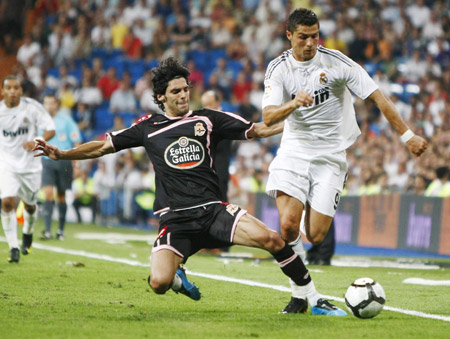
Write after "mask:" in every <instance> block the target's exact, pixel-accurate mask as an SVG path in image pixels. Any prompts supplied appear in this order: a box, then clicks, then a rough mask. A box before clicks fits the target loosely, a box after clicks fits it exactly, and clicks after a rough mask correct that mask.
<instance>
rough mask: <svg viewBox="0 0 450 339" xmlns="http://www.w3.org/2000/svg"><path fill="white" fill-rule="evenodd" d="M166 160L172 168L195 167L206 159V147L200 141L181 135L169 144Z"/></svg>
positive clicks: (165, 155) (165, 154)
mask: <svg viewBox="0 0 450 339" xmlns="http://www.w3.org/2000/svg"><path fill="white" fill-rule="evenodd" d="M164 160H165V161H166V164H167V165H169V166H170V167H172V168H178V169H190V168H194V167H197V166H199V165H200V164H201V163H202V162H203V160H205V149H204V148H203V145H202V144H201V143H200V142H199V141H197V140H195V139H190V138H187V137H181V138H179V139H178V140H177V141H175V142H173V143H171V144H170V145H169V146H167V148H166V150H165V152H164Z"/></svg>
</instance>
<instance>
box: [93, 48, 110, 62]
mask: <svg viewBox="0 0 450 339" xmlns="http://www.w3.org/2000/svg"><path fill="white" fill-rule="evenodd" d="M91 56H92V58H100V59H102V60H105V59H106V58H107V57H108V50H107V49H106V48H94V49H93V50H92V53H91Z"/></svg>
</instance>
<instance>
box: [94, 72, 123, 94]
mask: <svg viewBox="0 0 450 339" xmlns="http://www.w3.org/2000/svg"><path fill="white" fill-rule="evenodd" d="M119 84H120V80H119V79H117V77H116V69H115V68H114V67H112V66H111V67H109V68H108V70H107V72H106V74H105V75H104V76H102V77H101V78H100V80H99V81H98V82H97V87H98V88H99V89H100V91H101V93H102V97H103V100H109V99H111V95H112V94H113V92H114V91H115V90H116V89H118V88H119Z"/></svg>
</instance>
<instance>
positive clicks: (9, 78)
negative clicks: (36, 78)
mask: <svg viewBox="0 0 450 339" xmlns="http://www.w3.org/2000/svg"><path fill="white" fill-rule="evenodd" d="M6 80H17V81H19V79H17V77H16V76H15V75H7V76H6V77H4V78H3V80H2V88H3V87H4V86H5V81H6ZM19 83H20V81H19Z"/></svg>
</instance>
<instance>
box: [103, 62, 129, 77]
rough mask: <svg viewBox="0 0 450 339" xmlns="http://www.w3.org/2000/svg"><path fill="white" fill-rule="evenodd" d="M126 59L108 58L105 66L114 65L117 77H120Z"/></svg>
mask: <svg viewBox="0 0 450 339" xmlns="http://www.w3.org/2000/svg"><path fill="white" fill-rule="evenodd" d="M125 66H126V61H125V59H124V58H121V57H118V58H109V59H107V60H106V62H105V68H106V69H108V68H109V67H114V69H115V70H116V74H117V77H118V78H122V74H123V72H124V71H125Z"/></svg>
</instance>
